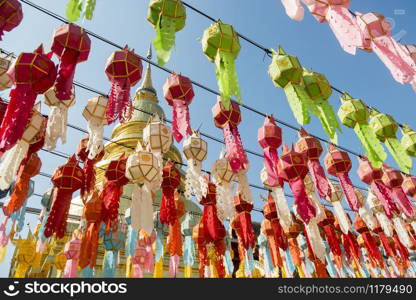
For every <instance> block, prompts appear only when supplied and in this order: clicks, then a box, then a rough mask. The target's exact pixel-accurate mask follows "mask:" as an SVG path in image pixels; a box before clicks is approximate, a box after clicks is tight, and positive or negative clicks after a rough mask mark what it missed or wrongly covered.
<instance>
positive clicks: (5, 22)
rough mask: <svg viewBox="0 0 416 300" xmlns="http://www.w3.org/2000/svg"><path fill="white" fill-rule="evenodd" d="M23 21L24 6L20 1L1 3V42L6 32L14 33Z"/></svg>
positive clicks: (7, 0)
mask: <svg viewBox="0 0 416 300" xmlns="http://www.w3.org/2000/svg"><path fill="white" fill-rule="evenodd" d="M22 19H23V12H22V5H21V4H20V2H19V1H18V0H4V1H1V2H0V41H1V40H2V36H3V33H4V31H12V30H13V29H14V28H15V27H16V26H18V25H19V24H20V22H21V21H22Z"/></svg>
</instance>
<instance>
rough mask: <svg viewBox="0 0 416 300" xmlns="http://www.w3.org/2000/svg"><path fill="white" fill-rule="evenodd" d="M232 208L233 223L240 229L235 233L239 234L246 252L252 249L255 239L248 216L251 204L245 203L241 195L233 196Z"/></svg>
mask: <svg viewBox="0 0 416 300" xmlns="http://www.w3.org/2000/svg"><path fill="white" fill-rule="evenodd" d="M234 207H235V211H236V215H235V218H234V221H233V223H235V224H236V226H237V228H239V229H240V230H236V231H237V232H238V233H239V237H240V239H241V242H242V245H243V247H244V248H245V249H246V250H247V249H249V248H251V249H254V243H255V237H254V230H253V225H252V223H251V214H250V212H251V211H252V210H253V204H252V203H249V202H247V201H245V200H244V199H243V197H242V196H241V194H238V195H236V196H234Z"/></svg>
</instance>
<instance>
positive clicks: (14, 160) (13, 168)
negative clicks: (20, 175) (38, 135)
mask: <svg viewBox="0 0 416 300" xmlns="http://www.w3.org/2000/svg"><path fill="white" fill-rule="evenodd" d="M28 150H29V144H28V143H27V142H25V141H23V140H20V141H18V142H17V143H16V144H15V145H14V146H13V147H12V148H11V149H9V150H7V151H6V152H5V153H4V155H3V160H2V162H1V163H0V189H1V190H6V189H8V188H9V187H10V185H11V184H12V182H13V180H14V178H15V176H16V174H17V171H18V170H19V167H20V164H21V162H22V161H23V159H24V157H25V155H26V153H27V151H28Z"/></svg>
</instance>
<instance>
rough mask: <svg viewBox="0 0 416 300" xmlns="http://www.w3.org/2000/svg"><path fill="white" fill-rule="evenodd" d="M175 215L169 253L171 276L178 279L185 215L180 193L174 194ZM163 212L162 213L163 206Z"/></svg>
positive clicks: (170, 226) (170, 232)
mask: <svg viewBox="0 0 416 300" xmlns="http://www.w3.org/2000/svg"><path fill="white" fill-rule="evenodd" d="M174 198H175V199H174V209H175V215H174V217H173V218H174V220H173V222H171V223H169V237H168V251H169V255H170V259H169V276H170V277H176V276H177V274H178V270H179V259H180V257H181V256H182V234H181V223H180V221H179V220H180V219H181V218H182V216H183V215H184V214H185V203H184V202H183V201H182V200H181V199H180V195H179V193H177V192H176V191H175V193H174ZM160 207H161V212H162V205H161V206H160Z"/></svg>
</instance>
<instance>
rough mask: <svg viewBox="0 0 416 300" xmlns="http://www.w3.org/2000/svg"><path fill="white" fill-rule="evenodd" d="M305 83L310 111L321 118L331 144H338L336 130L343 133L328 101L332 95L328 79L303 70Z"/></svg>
mask: <svg viewBox="0 0 416 300" xmlns="http://www.w3.org/2000/svg"><path fill="white" fill-rule="evenodd" d="M303 81H304V84H305V92H306V94H307V95H308V96H309V99H310V100H309V110H310V111H311V113H312V114H314V115H315V116H317V117H318V118H319V121H320V122H321V124H322V127H323V129H324V131H325V133H326V134H327V135H328V136H329V138H330V139H331V142H332V143H334V144H337V141H338V137H337V132H336V130H337V129H338V131H339V132H341V126H340V125H339V123H338V120H337V117H336V115H335V112H334V109H333V107H332V105H331V104H330V103H329V101H328V99H329V97H331V95H332V88H331V85H330V83H329V81H328V79H327V78H326V77H325V76H324V75H323V74H319V73H316V72H311V71H308V70H306V69H303Z"/></svg>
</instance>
